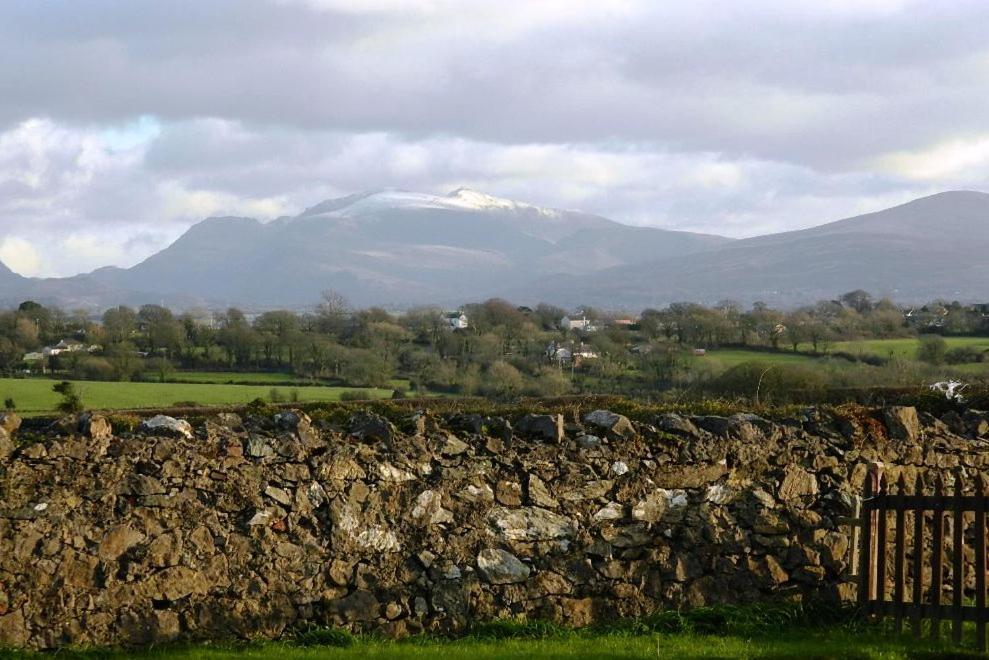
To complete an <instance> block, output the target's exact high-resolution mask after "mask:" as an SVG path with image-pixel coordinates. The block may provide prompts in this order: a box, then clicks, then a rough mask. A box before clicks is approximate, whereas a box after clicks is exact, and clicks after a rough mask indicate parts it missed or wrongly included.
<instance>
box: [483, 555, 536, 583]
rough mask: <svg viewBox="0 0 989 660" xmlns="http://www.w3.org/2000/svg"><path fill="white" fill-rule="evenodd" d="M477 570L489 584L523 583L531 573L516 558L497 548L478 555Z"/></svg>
mask: <svg viewBox="0 0 989 660" xmlns="http://www.w3.org/2000/svg"><path fill="white" fill-rule="evenodd" d="M477 570H478V572H479V573H480V574H481V577H482V578H484V580H485V581H486V582H489V583H491V584H514V583H516V582H525V581H526V579H528V577H529V573H531V569H530V568H529V567H528V566H526V565H525V564H523V563H522V562H521V561H520V560H519V558H518V557H516V556H515V555H513V554H512V553H510V552H506V551H504V550H500V549H497V548H487V549H485V550H481V552H480V553H478V555H477Z"/></svg>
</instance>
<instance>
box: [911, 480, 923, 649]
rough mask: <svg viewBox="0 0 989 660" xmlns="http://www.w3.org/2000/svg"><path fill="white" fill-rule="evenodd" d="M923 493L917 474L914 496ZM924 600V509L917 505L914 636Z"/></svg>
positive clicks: (914, 519)
mask: <svg viewBox="0 0 989 660" xmlns="http://www.w3.org/2000/svg"><path fill="white" fill-rule="evenodd" d="M923 493H924V482H923V481H922V480H921V478H920V474H918V475H917V481H916V482H915V483H914V487H913V494H914V497H919V496H920V495H922V494H923ZM923 600H924V509H923V508H922V507H921V506H919V505H918V506H917V507H916V508H915V509H914V510H913V597H912V598H911V601H912V602H913V606H914V609H913V616H912V617H911V621H910V627H911V628H913V635H914V637H920V635H921V620H922V614H923Z"/></svg>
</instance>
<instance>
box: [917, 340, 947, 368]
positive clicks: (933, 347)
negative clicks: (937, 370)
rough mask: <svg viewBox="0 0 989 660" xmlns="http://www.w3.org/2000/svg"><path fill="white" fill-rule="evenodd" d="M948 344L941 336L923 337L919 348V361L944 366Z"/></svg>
mask: <svg viewBox="0 0 989 660" xmlns="http://www.w3.org/2000/svg"><path fill="white" fill-rule="evenodd" d="M947 352H948V342H946V341H945V340H944V337H942V336H940V335H923V336H922V337H921V338H920V345H919V346H918V347H917V359H918V360H920V361H921V362H926V363H927V364H935V365H936V364H944V360H945V356H946V354H947Z"/></svg>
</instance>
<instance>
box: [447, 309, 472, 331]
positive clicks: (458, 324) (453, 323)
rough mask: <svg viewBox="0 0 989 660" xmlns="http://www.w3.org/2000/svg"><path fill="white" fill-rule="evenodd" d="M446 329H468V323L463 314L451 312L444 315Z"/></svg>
mask: <svg viewBox="0 0 989 660" xmlns="http://www.w3.org/2000/svg"><path fill="white" fill-rule="evenodd" d="M446 323H447V327H449V328H450V330H466V329H467V328H468V327H470V321H469V320H468V319H467V315H466V314H464V313H463V312H452V313H450V314H447V315H446Z"/></svg>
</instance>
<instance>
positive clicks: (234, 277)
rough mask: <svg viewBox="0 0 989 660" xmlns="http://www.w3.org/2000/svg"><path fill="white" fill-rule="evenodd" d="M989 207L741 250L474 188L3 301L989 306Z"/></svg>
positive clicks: (284, 229) (946, 198) (791, 235)
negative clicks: (866, 298)
mask: <svg viewBox="0 0 989 660" xmlns="http://www.w3.org/2000/svg"><path fill="white" fill-rule="evenodd" d="M987 251H989V194H987V193H982V192H977V191H946V192H942V193H937V194H934V195H930V196H927V197H922V198H919V199H916V200H912V201H910V202H906V203H904V204H900V205H897V206H894V207H891V208H888V209H884V210H881V211H877V212H874V213H867V214H864V215H859V216H854V217H851V218H844V219H840V220H836V221H833V222H828V223H824V224H822V225H817V226H815V227H810V228H806V229H801V230H795V231H790V232H781V233H777V234H768V235H764V236H757V237H751V238H746V239H739V240H734V239H729V238H725V237H720V236H715V235H710V234H696V233H691V232H677V231H671V230H664V229H656V228H651V227H634V226H631V225H624V224H621V223H618V222H615V221H613V220H609V219H607V218H604V217H602V216H597V215H594V214H590V213H584V212H581V211H572V210H561V209H549V208H543V207H539V206H535V205H532V204H527V203H525V202H518V201H514V200H509V199H505V198H500V197H495V196H492V195H487V194H485V193H482V192H478V191H475V190H472V189H469V188H458V189H457V190H454V191H452V192H450V193H448V194H446V195H435V194H428V193H416V192H410V191H396V190H377V191H365V192H363V193H356V194H353V195H348V196H345V197H340V198H336V199H329V200H324V201H323V202H320V203H318V204H315V205H313V206H310V207H308V208H306V209H304V210H303V211H302V212H301V213H299V214H297V215H295V216H284V217H281V218H277V219H275V220H272V221H269V222H261V221H259V220H256V219H254V218H246V217H239V216H218V217H211V218H207V219H205V220H202V221H200V222H198V223H196V224H194V225H192V226H191V227H190V228H189V229H188V230H187V231H186V232H185V233H183V234H182V236H180V237H179V238H178V239H176V240H175V241H174V242H173V243H172V244H171V245H169V246H168V247H166V248H164V249H163V250H161V251H159V252H157V253H155V254H154V255H151V256H150V257H148V258H147V259H145V260H144V261H142V262H141V263H139V264H136V265H134V266H131V267H129V268H115V267H107V268H100V269H97V270H95V271H93V272H91V273H87V274H84V275H78V276H75V277H71V278H48V279H36V278H24V277H21V276H20V275H17V274H16V273H14V272H13V271H10V270H9V269H8V268H6V267H5V266H3V265H2V264H0V301H2V302H5V303H10V302H13V301H16V300H17V299H18V298H21V299H23V298H27V297H35V298H39V299H42V300H49V301H52V302H59V303H60V304H74V305H81V306H88V307H100V306H109V305H111V304H119V303H128V304H140V303H143V302H149V301H151V302H159V301H164V302H166V303H168V304H172V305H174V306H183V305H184V306H189V305H206V306H226V305H238V306H244V307H249V308H274V307H291V308H301V307H304V306H307V305H311V304H312V303H314V302H315V301H317V300H318V299H319V296H320V293H321V292H322V291H324V290H335V291H337V292H339V293H341V294H342V295H344V296H345V297H347V298H348V299H350V301H351V302H352V303H353V304H355V305H358V306H368V305H382V306H388V307H394V308H403V307H410V306H415V305H419V304H440V305H447V306H451V307H452V306H456V305H459V304H462V303H463V302H467V301H470V300H478V299H483V298H486V297H493V296H503V297H508V298H510V299H512V300H517V301H519V302H527V303H528V302H532V303H534V302H540V301H546V302H551V303H554V304H567V305H580V304H597V305H602V306H611V307H616V306H621V307H633V308H634V307H640V308H641V307H645V306H650V305H652V306H659V305H663V304H668V303H670V302H675V301H680V300H692V301H696V302H708V303H710V302H716V301H718V300H721V299H726V298H731V299H736V300H739V301H740V302H753V301H755V300H763V301H766V302H771V303H774V304H777V305H782V306H792V305H796V304H803V303H808V302H813V301H815V300H818V299H822V298H832V297H834V296H836V295H838V294H840V293H842V292H844V291H847V290H851V289H858V288H863V289H867V290H870V291H871V292H873V293H874V294H876V295H891V296H893V297H895V298H897V299H901V300H904V301H909V302H913V301H920V300H923V299H930V298H932V297H953V298H959V299H972V300H981V299H982V298H989V291H986V288H987V284H989V264H986V263H985V260H984V258H983V256H982V255H984V254H985V253H986V252H987Z"/></svg>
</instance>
